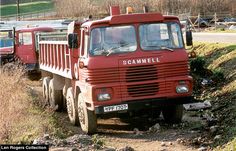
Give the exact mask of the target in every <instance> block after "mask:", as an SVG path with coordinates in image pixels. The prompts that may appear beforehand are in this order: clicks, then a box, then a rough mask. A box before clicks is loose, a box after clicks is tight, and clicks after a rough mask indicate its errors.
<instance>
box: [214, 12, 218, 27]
mask: <svg viewBox="0 0 236 151" xmlns="http://www.w3.org/2000/svg"><path fill="white" fill-rule="evenodd" d="M214 21H215V30H216V21H217V14H216V12H215V15H214Z"/></svg>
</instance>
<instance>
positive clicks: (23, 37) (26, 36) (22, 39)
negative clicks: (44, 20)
mask: <svg viewBox="0 0 236 151" xmlns="http://www.w3.org/2000/svg"><path fill="white" fill-rule="evenodd" d="M19 44H20V45H31V44H32V33H31V32H25V33H19Z"/></svg>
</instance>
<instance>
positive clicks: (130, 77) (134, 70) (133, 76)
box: [126, 65, 158, 82]
mask: <svg viewBox="0 0 236 151" xmlns="http://www.w3.org/2000/svg"><path fill="white" fill-rule="evenodd" d="M157 78H158V77H157V67H156V66H155V65H146V66H136V67H128V68H127V70H126V82H139V81H150V80H156V79H157Z"/></svg>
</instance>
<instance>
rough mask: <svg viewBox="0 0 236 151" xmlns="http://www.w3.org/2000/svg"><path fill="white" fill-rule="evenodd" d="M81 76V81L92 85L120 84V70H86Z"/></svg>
mask: <svg viewBox="0 0 236 151" xmlns="http://www.w3.org/2000/svg"><path fill="white" fill-rule="evenodd" d="M81 74H82V76H81V80H82V81H86V82H88V83H90V84H101V83H114V82H120V77H119V69H118V68H108V69H106V68H103V69H92V70H88V69H84V70H83V72H81Z"/></svg>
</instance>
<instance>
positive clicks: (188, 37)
mask: <svg viewBox="0 0 236 151" xmlns="http://www.w3.org/2000/svg"><path fill="white" fill-rule="evenodd" d="M186 45H187V46H192V45H193V35H192V31H191V30H187V31H186Z"/></svg>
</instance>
